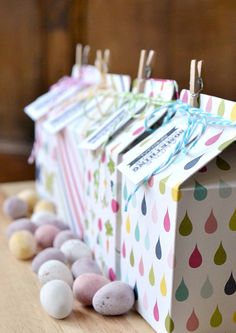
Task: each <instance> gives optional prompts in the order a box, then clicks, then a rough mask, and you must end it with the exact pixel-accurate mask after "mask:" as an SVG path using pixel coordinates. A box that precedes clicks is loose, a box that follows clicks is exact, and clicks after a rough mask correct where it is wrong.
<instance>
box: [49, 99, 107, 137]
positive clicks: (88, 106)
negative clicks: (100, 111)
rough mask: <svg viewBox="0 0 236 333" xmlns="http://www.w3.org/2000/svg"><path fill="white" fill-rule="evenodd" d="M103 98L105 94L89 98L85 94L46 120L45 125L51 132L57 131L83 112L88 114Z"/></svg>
mask: <svg viewBox="0 0 236 333" xmlns="http://www.w3.org/2000/svg"><path fill="white" fill-rule="evenodd" d="M103 99H104V98H103V96H97V98H96V99H95V98H92V99H88V98H87V97H86V96H84V97H83V98H82V99H80V100H79V101H77V102H74V103H72V105H69V106H68V107H66V108H65V109H63V112H59V114H57V113H56V114H54V115H52V116H51V117H49V118H48V119H47V120H46V121H45V123H44V127H45V128H46V129H47V130H48V131H49V132H50V133H57V132H59V131H61V130H62V129H63V128H65V127H66V126H67V125H68V124H69V123H70V122H72V121H73V120H74V119H76V118H77V117H79V116H81V115H83V114H84V115H88V114H89V113H90V111H91V110H93V109H94V108H95V107H96V106H97V104H99V103H100V102H101V101H102V100H103Z"/></svg>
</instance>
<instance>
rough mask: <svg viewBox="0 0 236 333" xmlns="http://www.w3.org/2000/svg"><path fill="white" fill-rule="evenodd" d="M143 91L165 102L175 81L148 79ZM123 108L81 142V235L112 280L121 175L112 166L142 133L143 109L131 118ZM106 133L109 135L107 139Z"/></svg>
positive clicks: (116, 260) (117, 252)
mask: <svg viewBox="0 0 236 333" xmlns="http://www.w3.org/2000/svg"><path fill="white" fill-rule="evenodd" d="M144 94H145V95H146V96H147V97H153V98H157V100H159V101H160V100H161V101H162V102H163V101H164V102H169V101H171V100H172V98H173V97H174V96H175V94H176V82H175V81H171V80H154V79H151V80H148V81H147V82H146V87H145V92H144ZM147 99H148V98H147ZM145 103H146V102H145ZM145 103H143V102H142V101H139V102H137V103H136V105H134V106H133V108H134V109H135V108H136V111H138V110H139V108H140V109H142V110H143V109H144V106H145ZM127 108H128V109H129V104H128V105H125V106H124V107H123V108H121V109H118V110H117V112H116V113H115V114H114V115H112V116H111V118H109V119H108V120H107V121H105V122H104V123H103V124H101V125H100V126H98V128H97V130H96V131H94V133H93V134H92V135H91V136H89V137H88V138H87V139H86V140H85V142H84V143H83V144H82V145H81V146H82V148H83V151H82V154H83V156H84V158H85V168H86V177H85V188H84V192H85V194H86V203H87V204H86V207H87V211H86V221H85V233H84V238H85V241H86V242H87V243H88V244H89V246H90V247H91V248H92V249H93V251H94V254H95V258H96V260H97V262H98V263H99V265H100V266H101V267H102V269H103V271H104V273H105V274H107V275H108V276H109V278H110V279H112V280H113V279H116V278H119V276H120V269H119V267H120V226H121V216H120V213H121V211H120V200H121V193H120V187H121V186H120V184H121V179H120V175H119V173H118V172H117V169H116V166H117V164H118V163H119V162H120V161H121V160H122V155H123V153H124V151H125V150H126V149H128V148H129V147H130V146H132V145H133V144H135V142H137V140H139V139H140V137H141V136H142V135H143V134H144V133H145V127H144V116H145V114H146V112H147V110H146V111H142V112H139V113H138V114H137V117H134V119H131V118H132V117H131V112H128V110H127ZM153 108H155V106H154V105H152V106H150V108H149V109H148V110H149V111H150V112H151V110H153ZM134 109H132V112H134ZM162 115H163V113H160V114H158V115H157V116H156V118H155V120H157V119H158V118H160V117H161V116H162ZM126 117H128V118H126ZM128 119H129V121H128ZM117 120H118V121H117ZM127 121H128V122H127ZM152 121H153V122H154V119H153V120H152ZM116 123H117V126H116ZM121 124H122V126H123V127H122V128H120V126H121ZM118 128H119V130H118V131H117V129H118ZM107 131H108V132H107ZM112 132H113V133H112ZM104 133H106V134H108V135H107V137H106V136H105V137H106V140H104ZM144 135H145V134H144ZM108 136H112V137H111V138H110V139H109V141H108ZM102 139H103V140H102ZM102 142H103V143H102Z"/></svg>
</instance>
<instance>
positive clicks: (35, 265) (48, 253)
mask: <svg viewBox="0 0 236 333" xmlns="http://www.w3.org/2000/svg"><path fill="white" fill-rule="evenodd" d="M48 260H59V261H61V262H63V263H64V264H66V263H67V259H66V257H65V255H64V253H62V252H61V251H60V250H58V249H55V248H54V247H48V248H47V249H45V250H43V251H41V252H40V253H39V254H38V255H37V256H36V257H35V258H34V260H33V261H32V270H33V271H34V272H35V273H38V270H39V268H40V266H41V265H42V264H44V263H45V262H46V261H48Z"/></svg>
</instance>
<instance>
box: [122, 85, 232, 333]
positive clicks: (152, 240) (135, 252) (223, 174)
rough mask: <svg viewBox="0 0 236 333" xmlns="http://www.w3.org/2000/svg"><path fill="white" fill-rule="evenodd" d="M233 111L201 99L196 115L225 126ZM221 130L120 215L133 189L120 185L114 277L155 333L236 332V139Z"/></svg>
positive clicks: (158, 178)
mask: <svg viewBox="0 0 236 333" xmlns="http://www.w3.org/2000/svg"><path fill="white" fill-rule="evenodd" d="M181 98H182V99H184V101H188V98H189V93H188V92H187V91H183V92H182V93H181ZM235 105H236V104H235V103H233V102H229V101H224V100H221V99H218V98H214V97H210V96H206V95H202V96H201V107H202V108H204V109H205V110H207V111H208V112H214V113H217V114H221V115H224V116H225V117H226V118H228V119H232V120H233V117H234V113H235ZM227 131H228V130H227V129H224V131H222V129H221V130H220V131H219V128H214V129H213V132H214V133H213V132H211V131H207V132H206V134H205V136H204V138H203V141H202V143H203V144H202V145H199V147H198V148H196V150H195V153H193V154H191V157H190V156H187V157H186V158H185V159H184V158H183V157H181V160H179V161H176V164H175V165H174V166H171V167H170V168H169V169H167V170H165V171H164V172H163V173H162V174H158V175H156V176H154V177H152V178H151V179H150V180H149V182H148V184H147V185H146V186H141V187H140V188H139V190H138V191H137V192H136V193H135V194H134V195H133V197H132V199H131V202H130V204H129V205H128V211H127V212H125V211H124V207H125V204H126V200H127V197H128V194H130V193H132V191H133V190H134V185H133V184H132V183H131V182H130V181H129V180H128V179H127V178H126V177H123V178H122V203H121V211H122V226H121V230H122V232H121V278H122V280H123V281H125V282H127V283H129V284H130V285H131V286H132V287H133V288H134V290H135V293H136V299H137V301H136V308H137V310H138V312H140V314H141V315H142V316H143V317H144V318H145V319H146V320H147V321H148V322H149V323H150V325H151V326H152V327H153V328H154V329H155V331H157V332H168V333H169V332H176V333H188V332H199V333H206V332H208V333H211V332H218V333H222V332H227V333H233V332H235V331H236V308H235V304H236V280H235V278H236V271H235V267H236V266H235V265H236V261H235V252H236V242H235V231H236V200H235V198H236V181H235V168H236V158H235V154H234V150H235V144H232V142H233V141H234V138H235V136H236V132H235V135H234V136H233V133H232V132H231V130H229V132H228V136H227ZM234 131H235V130H234ZM220 133H221V134H220ZM230 144H231V146H230V147H229V148H227V149H226V150H225V151H224V152H223V153H222V150H224V149H225V148H226V147H227V146H229V145H230ZM204 147H208V148H209V147H210V148H211V149H206V150H205V152H204V153H205V156H204V155H199V154H198V152H199V151H201V149H202V148H203V149H205V148H204ZM216 155H217V156H216ZM212 158H213V159H212ZM124 159H125V156H124ZM209 160H211V162H209ZM203 161H204V162H203Z"/></svg>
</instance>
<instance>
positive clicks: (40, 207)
mask: <svg viewBox="0 0 236 333" xmlns="http://www.w3.org/2000/svg"><path fill="white" fill-rule="evenodd" d="M34 212H35V213H37V212H50V213H56V207H55V205H54V203H53V202H51V201H49V200H44V199H42V200H39V201H38V202H37V204H36V205H35V207H34Z"/></svg>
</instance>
